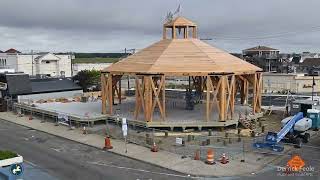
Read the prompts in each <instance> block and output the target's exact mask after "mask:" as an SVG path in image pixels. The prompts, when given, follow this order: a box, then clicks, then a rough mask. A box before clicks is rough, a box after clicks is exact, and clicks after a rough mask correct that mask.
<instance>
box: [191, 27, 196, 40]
mask: <svg viewBox="0 0 320 180" xmlns="http://www.w3.org/2000/svg"><path fill="white" fill-rule="evenodd" d="M192 38H197V26H194V27H193V28H192Z"/></svg>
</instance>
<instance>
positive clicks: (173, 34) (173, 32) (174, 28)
mask: <svg viewBox="0 0 320 180" xmlns="http://www.w3.org/2000/svg"><path fill="white" fill-rule="evenodd" d="M175 38H176V27H175V26H174V25H173V26H172V39H175Z"/></svg>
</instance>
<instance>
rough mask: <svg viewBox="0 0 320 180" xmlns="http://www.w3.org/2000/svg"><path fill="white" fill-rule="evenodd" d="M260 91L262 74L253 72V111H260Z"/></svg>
mask: <svg viewBox="0 0 320 180" xmlns="http://www.w3.org/2000/svg"><path fill="white" fill-rule="evenodd" d="M261 91H262V75H261V73H255V74H254V75H253V99H252V110H253V113H259V112H261Z"/></svg>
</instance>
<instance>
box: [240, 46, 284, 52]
mask: <svg viewBox="0 0 320 180" xmlns="http://www.w3.org/2000/svg"><path fill="white" fill-rule="evenodd" d="M243 51H278V49H274V48H271V47H267V46H256V47H252V48H248V49H245V50H243Z"/></svg>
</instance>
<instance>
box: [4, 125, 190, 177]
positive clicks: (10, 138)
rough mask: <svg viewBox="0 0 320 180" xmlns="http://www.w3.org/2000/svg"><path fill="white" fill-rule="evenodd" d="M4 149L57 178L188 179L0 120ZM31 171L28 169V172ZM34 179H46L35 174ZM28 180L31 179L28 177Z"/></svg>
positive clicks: (181, 175) (175, 173)
mask: <svg viewBox="0 0 320 180" xmlns="http://www.w3.org/2000/svg"><path fill="white" fill-rule="evenodd" d="M0 149H10V150H14V151H16V152H17V153H18V154H21V155H22V156H23V157H24V159H25V160H26V161H27V162H28V163H29V164H31V165H32V167H36V168H38V169H39V170H40V171H41V172H46V173H47V174H49V175H50V176H52V177H53V178H52V179H54V178H56V179H61V180H64V179H66V180H67V179H68V180H70V179H72V180H82V179H84V180H96V179H97V180H99V179H101V180H102V179H103V180H105V179H112V180H116V179H120V180H125V179H134V180H137V179H141V180H142V179H186V178H187V177H186V176H185V175H183V174H179V173H177V172H173V171H170V170H166V169H163V168H159V167H156V166H152V165H150V164H146V163H142V162H140V161H136V160H132V159H128V158H125V157H122V156H118V155H115V154H112V153H109V152H105V151H102V150H99V149H96V148H93V147H89V146H86V145H83V144H79V143H76V142H73V141H69V140H66V139H63V138H59V137H56V136H52V135H49V134H46V133H42V132H39V131H35V130H30V129H28V128H26V127H22V126H18V125H15V124H12V123H9V122H5V121H2V120H0ZM26 170H28V169H26ZM32 177H33V178H32V179H33V180H42V178H41V176H38V177H37V176H36V175H35V174H34V173H32ZM26 179H28V177H26Z"/></svg>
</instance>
